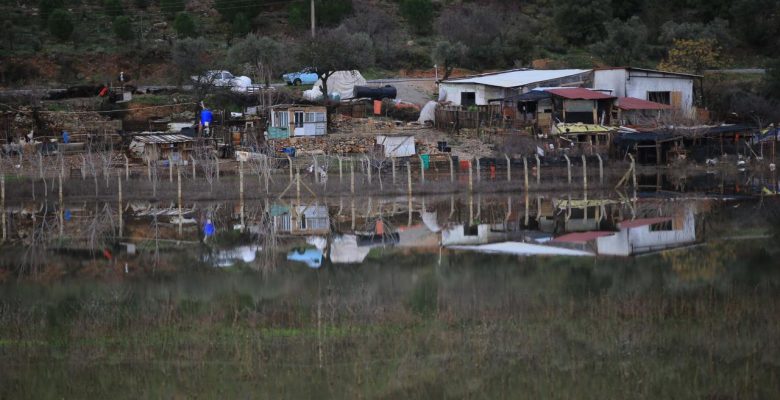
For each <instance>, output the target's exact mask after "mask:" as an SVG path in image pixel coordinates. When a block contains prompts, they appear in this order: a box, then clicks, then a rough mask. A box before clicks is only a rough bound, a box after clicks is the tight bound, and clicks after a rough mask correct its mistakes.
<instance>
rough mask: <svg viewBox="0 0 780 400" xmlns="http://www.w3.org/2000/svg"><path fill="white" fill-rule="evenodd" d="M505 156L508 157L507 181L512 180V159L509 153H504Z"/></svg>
mask: <svg viewBox="0 0 780 400" xmlns="http://www.w3.org/2000/svg"><path fill="white" fill-rule="evenodd" d="M504 158H506V181H507V182H512V159H511V158H509V155H508V154H504Z"/></svg>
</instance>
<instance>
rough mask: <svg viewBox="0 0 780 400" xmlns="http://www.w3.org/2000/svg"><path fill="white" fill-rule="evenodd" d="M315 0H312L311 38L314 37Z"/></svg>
mask: <svg viewBox="0 0 780 400" xmlns="http://www.w3.org/2000/svg"><path fill="white" fill-rule="evenodd" d="M314 21H315V19H314V0H311V38H312V39H314Z"/></svg>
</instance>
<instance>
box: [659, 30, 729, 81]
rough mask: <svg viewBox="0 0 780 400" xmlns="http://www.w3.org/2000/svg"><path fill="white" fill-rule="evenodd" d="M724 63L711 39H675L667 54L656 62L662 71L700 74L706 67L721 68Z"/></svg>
mask: <svg viewBox="0 0 780 400" xmlns="http://www.w3.org/2000/svg"><path fill="white" fill-rule="evenodd" d="M725 64H726V63H725V62H724V61H723V59H722V57H721V54H720V47H718V45H717V44H716V43H715V41H714V40H712V39H700V40H684V39H681V40H675V41H674V46H673V47H672V48H671V49H670V50H669V54H668V56H667V57H666V59H664V60H663V61H661V63H660V64H658V69H661V70H664V71H675V72H687V73H695V74H700V73H702V72H703V71H704V70H705V69H708V68H721V67H723V66H724V65H725Z"/></svg>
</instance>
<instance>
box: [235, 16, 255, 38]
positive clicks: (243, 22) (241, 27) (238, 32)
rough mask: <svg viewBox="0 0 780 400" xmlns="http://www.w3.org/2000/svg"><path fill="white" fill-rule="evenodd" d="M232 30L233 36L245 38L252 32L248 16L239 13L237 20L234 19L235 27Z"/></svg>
mask: <svg viewBox="0 0 780 400" xmlns="http://www.w3.org/2000/svg"><path fill="white" fill-rule="evenodd" d="M230 30H231V31H232V33H233V36H235V37H244V36H246V34H247V33H249V31H251V30H252V24H251V23H250V22H249V18H247V16H246V14H244V13H238V14H236V16H235V18H233V25H232V26H231V27H230Z"/></svg>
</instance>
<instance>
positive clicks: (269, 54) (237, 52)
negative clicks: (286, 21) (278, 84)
mask: <svg viewBox="0 0 780 400" xmlns="http://www.w3.org/2000/svg"><path fill="white" fill-rule="evenodd" d="M288 53H289V52H288V51H285V48H284V47H283V46H282V44H281V43H279V42H277V41H276V40H274V39H272V38H270V37H267V36H259V35H256V34H254V33H252V34H249V35H247V36H246V37H245V38H243V39H241V40H240V41H239V42H238V43H236V44H234V45H233V46H232V47H231V48H230V50H229V51H228V59H229V60H230V61H231V63H233V64H249V65H250V67H251V70H252V75H254V78H255V81H257V82H264V83H265V86H266V87H269V86H270V85H271V78H272V77H273V76H274V73H275V71H278V70H279V69H280V68H282V67H285V66H286V65H285V64H286V61H287V57H286V55H287V54H288Z"/></svg>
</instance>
